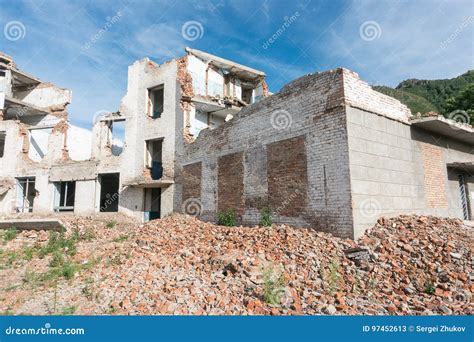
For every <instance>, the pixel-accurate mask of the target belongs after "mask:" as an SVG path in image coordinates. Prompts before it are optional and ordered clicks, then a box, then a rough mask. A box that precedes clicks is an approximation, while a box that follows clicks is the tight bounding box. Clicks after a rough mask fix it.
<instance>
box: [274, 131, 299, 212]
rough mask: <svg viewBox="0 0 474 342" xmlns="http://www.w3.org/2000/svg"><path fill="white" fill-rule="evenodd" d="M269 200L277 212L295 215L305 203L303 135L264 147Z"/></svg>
mask: <svg viewBox="0 0 474 342" xmlns="http://www.w3.org/2000/svg"><path fill="white" fill-rule="evenodd" d="M267 176H268V202H269V205H270V208H271V209H272V211H273V212H274V213H275V214H276V215H281V216H288V217H298V216H300V215H302V214H304V213H305V211H306V207H307V204H308V198H307V189H308V175H307V166H306V150H305V139H304V137H296V138H291V139H287V140H282V141H278V142H275V143H272V144H269V145H268V146H267Z"/></svg>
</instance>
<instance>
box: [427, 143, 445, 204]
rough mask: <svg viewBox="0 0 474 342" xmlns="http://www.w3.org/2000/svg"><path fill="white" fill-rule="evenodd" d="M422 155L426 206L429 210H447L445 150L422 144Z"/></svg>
mask: <svg viewBox="0 0 474 342" xmlns="http://www.w3.org/2000/svg"><path fill="white" fill-rule="evenodd" d="M421 153H422V155H423V169H424V170H425V192H426V205H427V206H428V208H447V207H448V197H447V193H446V181H445V180H446V175H445V170H444V169H445V167H446V166H445V165H444V163H443V150H442V149H441V148H440V147H438V146H435V145H431V144H426V143H421Z"/></svg>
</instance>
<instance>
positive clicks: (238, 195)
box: [217, 152, 244, 216]
mask: <svg viewBox="0 0 474 342" xmlns="http://www.w3.org/2000/svg"><path fill="white" fill-rule="evenodd" d="M217 164H218V176H217V186H218V194H217V211H218V212H222V211H224V210H226V209H234V210H235V212H236V214H237V215H238V216H240V215H242V214H243V213H244V161H243V153H242V152H238V153H232V154H228V155H225V156H222V157H219V159H218V162H217Z"/></svg>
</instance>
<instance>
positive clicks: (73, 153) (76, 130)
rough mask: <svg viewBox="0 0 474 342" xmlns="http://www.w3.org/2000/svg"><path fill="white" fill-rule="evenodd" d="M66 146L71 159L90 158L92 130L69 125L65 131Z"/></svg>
mask: <svg viewBox="0 0 474 342" xmlns="http://www.w3.org/2000/svg"><path fill="white" fill-rule="evenodd" d="M67 148H68V151H69V157H70V158H71V159H72V160H75V161H80V160H88V159H90V158H91V150H92V132H91V131H89V130H88V129H84V128H80V127H77V126H73V125H69V129H68V131H67Z"/></svg>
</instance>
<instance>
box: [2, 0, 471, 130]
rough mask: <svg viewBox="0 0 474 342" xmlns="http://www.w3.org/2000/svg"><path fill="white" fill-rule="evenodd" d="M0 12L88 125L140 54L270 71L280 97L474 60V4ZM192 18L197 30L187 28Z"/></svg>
mask: <svg viewBox="0 0 474 342" xmlns="http://www.w3.org/2000/svg"><path fill="white" fill-rule="evenodd" d="M0 8H1V9H0V28H2V29H3V30H2V31H3V32H0V51H4V52H6V53H7V54H9V55H11V56H13V57H14V59H15V61H16V62H17V64H18V67H19V68H20V69H22V70H25V71H27V72H30V73H32V74H33V75H35V76H37V77H39V78H40V79H42V80H44V81H50V82H53V83H55V84H56V85H58V86H61V87H66V88H69V89H71V90H72V91H73V102H72V104H71V105H70V107H69V112H70V115H71V121H72V122H73V123H74V124H77V125H79V126H82V127H86V128H90V127H91V125H92V118H93V116H94V114H95V113H96V112H98V111H104V110H106V111H115V110H117V109H118V106H119V103H120V99H121V98H122V96H123V95H124V94H125V91H126V84H127V66H128V65H130V64H131V63H133V61H134V60H137V59H140V58H143V57H145V56H148V57H150V58H151V59H153V60H154V61H156V62H158V63H161V62H163V61H165V60H168V59H171V58H174V57H178V56H181V55H184V47H185V46H190V47H193V48H196V49H200V50H204V51H207V52H210V53H213V54H217V55H219V56H222V57H224V58H228V59H231V60H234V61H236V62H239V63H242V64H245V65H248V66H251V67H253V68H256V69H259V70H262V71H264V72H265V73H266V74H267V75H268V76H267V81H268V83H269V86H270V90H271V91H273V92H276V91H278V90H279V89H280V88H281V87H282V86H283V85H284V84H286V83H287V82H289V81H291V80H293V79H295V78H297V77H299V76H302V75H305V74H307V73H311V72H315V71H323V70H327V69H331V68H335V67H339V66H343V67H346V68H349V69H351V70H354V71H356V72H358V73H359V74H360V76H361V77H362V78H363V79H364V80H366V81H367V82H369V83H371V84H385V85H390V86H395V85H397V84H398V83H399V82H400V81H402V80H404V79H406V78H421V79H437V78H450V77H453V76H457V75H459V74H462V73H464V72H466V71H467V70H469V69H473V65H474V58H473V57H474V51H473V50H474V47H473V44H474V2H473V1H471V0H466V1H464V0H450V1H437V0H429V1H428V0H427V1H424V0H420V1H415V0H413V1H396V0H390V1H384V0H378V1H377V0H374V1H371V0H365V1H348V0H335V1H329V0H325V1H315V0H312V1H310V0H300V1H299V0H296V1H265V0H253V1H251V0H238V1H237V0H235V1H222V0H202V1H194V2H187V1H177V0H174V1H158V0H153V1H136V0H135V1H130V0H115V1H92V0H91V1H87V0H84V1H74V0H68V1H66V0H62V1H59V0H38V1H34V0H30V1H11V0H0ZM17 22H19V23H20V24H18V23H17ZM188 22H197V23H198V24H196V23H194V24H193V23H191V24H193V25H194V28H197V30H198V32H197V33H198V34H197V36H192V34H193V33H196V31H192V30H191V31H189V32H190V34H191V35H190V36H186V34H184V35H183V32H182V29H183V25H185V24H186V23H188ZM285 23H286V24H285ZM15 25H16V27H14V26H15ZM188 25H189V24H188ZM12 26H13V28H12ZM14 28H19V31H15V30H14ZM279 29H280V30H279ZM18 32H19V33H18ZM2 33H3V34H2ZM271 37H273V38H274V39H273V41H272V42H270V38H271ZM12 38H13V39H12ZM186 38H187V39H186ZM194 38H195V39H194ZM189 39H194V40H189Z"/></svg>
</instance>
